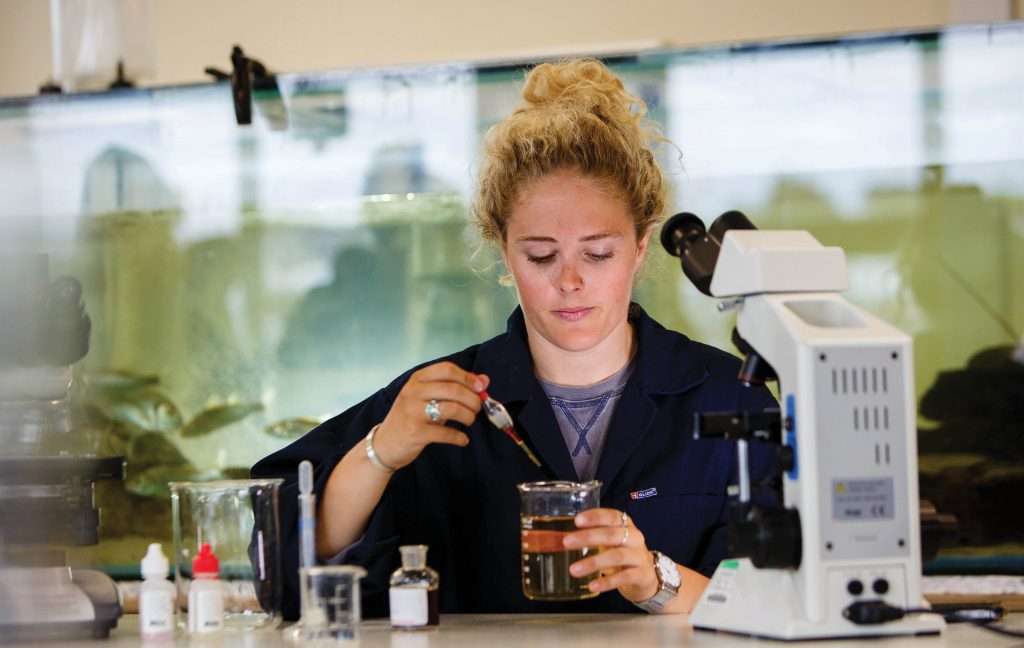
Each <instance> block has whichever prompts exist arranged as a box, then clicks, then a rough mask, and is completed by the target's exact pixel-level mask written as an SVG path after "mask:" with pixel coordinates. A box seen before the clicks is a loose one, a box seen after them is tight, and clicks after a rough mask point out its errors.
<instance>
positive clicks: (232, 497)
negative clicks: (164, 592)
mask: <svg viewBox="0 0 1024 648" xmlns="http://www.w3.org/2000/svg"><path fill="white" fill-rule="evenodd" d="M283 481H284V480H282V479H234V480H226V481H210V482H171V484H170V487H171V511H172V515H173V522H174V584H175V586H177V588H178V627H179V628H180V629H182V630H185V629H186V628H187V616H188V610H187V609H186V606H187V604H188V588H189V585H190V584H191V582H192V559H193V558H194V557H195V555H196V554H197V553H198V552H199V547H200V545H202V544H203V543H209V544H210V547H211V548H212V549H213V553H214V554H216V555H217V558H218V559H219V560H220V580H221V581H222V582H223V584H224V629H225V630H226V631H228V632H230V631H232V630H236V631H237V630H260V629H270V628H273V627H275V626H276V625H277V624H278V623H280V621H281V583H282V581H281V543H280V529H279V521H278V504H277V498H278V488H279V487H280V485H281V483H282V482H283Z"/></svg>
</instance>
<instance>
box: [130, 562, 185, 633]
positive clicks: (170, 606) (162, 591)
mask: <svg viewBox="0 0 1024 648" xmlns="http://www.w3.org/2000/svg"><path fill="white" fill-rule="evenodd" d="M168 566H169V565H168V563H167V556H165V555H164V552H163V551H162V550H161V548H160V543H158V542H154V543H153V544H151V545H149V549H148V550H147V551H146V557H145V558H143V559H142V578H143V579H144V580H143V581H142V586H141V587H140V588H139V631H140V632H141V634H142V638H143V639H152V640H164V639H171V638H173V637H174V608H175V602H176V600H177V598H178V591H177V590H176V589H175V587H174V584H173V583H171V582H170V581H168V580H167V568H168Z"/></svg>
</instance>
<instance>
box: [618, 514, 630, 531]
mask: <svg viewBox="0 0 1024 648" xmlns="http://www.w3.org/2000/svg"><path fill="white" fill-rule="evenodd" d="M619 515H621V516H622V522H621V523H620V524H619V526H621V527H625V526H629V516H628V515H626V512H625V511H619Z"/></svg>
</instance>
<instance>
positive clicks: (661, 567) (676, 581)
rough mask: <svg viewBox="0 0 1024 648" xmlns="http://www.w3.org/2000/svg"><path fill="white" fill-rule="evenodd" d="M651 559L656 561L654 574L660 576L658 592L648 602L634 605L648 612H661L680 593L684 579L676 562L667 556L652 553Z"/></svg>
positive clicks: (657, 552)
mask: <svg viewBox="0 0 1024 648" xmlns="http://www.w3.org/2000/svg"><path fill="white" fill-rule="evenodd" d="M651 558H653V559H654V573H656V574H657V575H658V591H657V592H655V593H654V596H652V597H651V598H649V599H647V600H644V601H633V605H635V606H637V607H638V608H640V609H641V610H647V611H648V612H661V611H662V610H663V609H664V608H665V606H666V605H668V602H669V601H671V600H672V599H674V598H675V597H676V594H678V593H679V585H680V584H681V583H682V578H681V577H680V576H679V568H678V567H676V563H675V561H674V560H672V559H671V558H669V557H668V556H666V555H665V554H663V553H661V552H660V551H652V552H651Z"/></svg>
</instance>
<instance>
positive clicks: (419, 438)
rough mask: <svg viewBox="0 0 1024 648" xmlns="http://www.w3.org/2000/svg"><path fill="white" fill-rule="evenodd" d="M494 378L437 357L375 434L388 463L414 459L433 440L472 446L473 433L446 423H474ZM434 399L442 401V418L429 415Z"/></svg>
mask: <svg viewBox="0 0 1024 648" xmlns="http://www.w3.org/2000/svg"><path fill="white" fill-rule="evenodd" d="M489 383H490V379H489V378H488V377H487V376H485V375H482V374H481V375H477V374H474V373H471V372H469V371H466V370H464V369H462V368H461V367H459V366H457V365H455V364H453V363H451V362H438V363H437V364H432V365H428V366H426V367H423V368H422V369H419V370H418V371H416V372H414V373H413V374H412V375H411V376H410V377H409V381H408V382H406V383H405V386H404V387H402V390H401V391H400V392H399V393H398V398H396V399H395V402H394V403H393V404H392V405H391V409H390V410H389V411H388V414H387V416H385V417H384V421H383V422H382V423H381V425H380V427H379V428H378V429H377V434H376V435H374V442H373V446H374V450H375V451H376V453H377V456H378V457H379V458H380V460H381V461H383V462H384V463H385V464H387V465H389V466H392V467H394V468H401V467H402V466H406V465H408V464H410V463H412V462H413V460H414V459H416V457H418V456H419V454H420V452H422V451H423V448H425V447H427V445H428V444H431V443H448V444H451V445H457V446H465V445H467V444H468V443H469V437H468V436H466V435H465V434H463V433H462V432H460V431H458V430H456V429H455V428H452V427H448V426H447V425H446V423H448V422H449V421H458V422H459V423H462V424H463V425H466V426H469V425H472V423H473V421H474V420H475V419H476V417H477V414H479V413H480V408H481V401H480V396H479V393H480V392H481V391H483V390H485V389H487V385H488V384H489ZM431 400H436V401H437V402H438V403H439V405H440V411H441V418H440V420H439V421H438V422H437V423H434V422H432V421H431V420H430V416H429V414H428V411H427V406H428V404H429V403H430V401H431Z"/></svg>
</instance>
